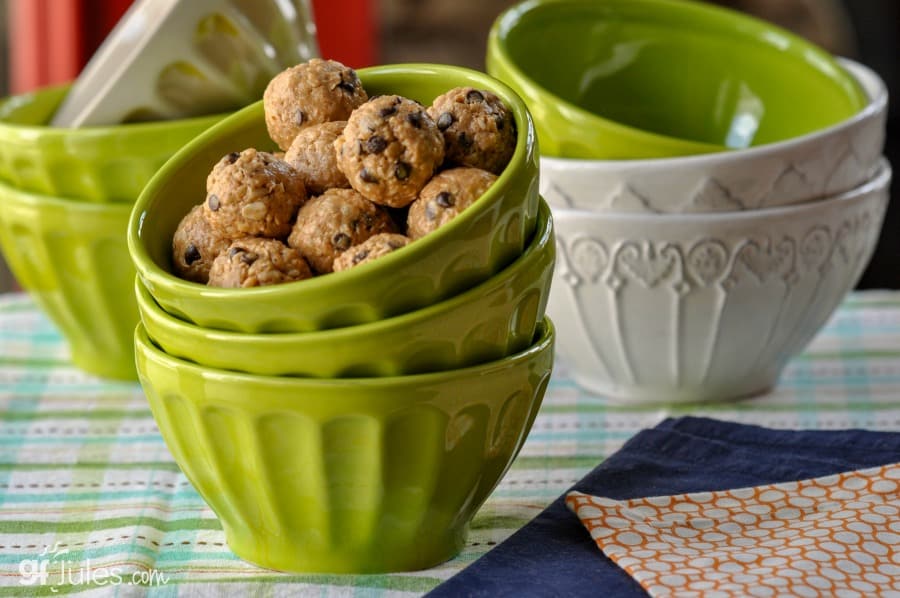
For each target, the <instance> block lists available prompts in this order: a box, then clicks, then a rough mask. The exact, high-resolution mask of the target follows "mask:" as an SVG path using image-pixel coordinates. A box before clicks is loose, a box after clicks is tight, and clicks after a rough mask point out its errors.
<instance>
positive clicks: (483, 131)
mask: <svg viewBox="0 0 900 598" xmlns="http://www.w3.org/2000/svg"><path fill="white" fill-rule="evenodd" d="M428 114H429V115H430V116H431V118H432V119H434V121H435V122H436V123H437V125H438V128H439V129H440V130H441V132H442V133H443V134H444V143H445V146H444V149H445V153H446V160H447V162H448V163H450V164H454V165H457V166H472V167H474V168H481V169H482V170H487V171H489V172H492V173H494V174H500V173H501V172H503V169H504V168H505V167H506V165H507V164H508V163H509V159H510V158H511V157H512V155H513V152H514V151H515V149H516V122H515V120H514V118H513V115H512V112H510V110H509V108H507V106H506V104H504V103H503V100H501V99H500V98H498V97H497V96H496V95H494V94H493V93H491V92H489V91H485V90H483V89H475V88H473V87H457V88H455V89H451V90H450V91H448V92H447V93H445V94H443V95H441V96H438V97H437V98H435V100H434V102H432V104H431V106H429V107H428Z"/></svg>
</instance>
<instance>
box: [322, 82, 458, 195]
mask: <svg viewBox="0 0 900 598" xmlns="http://www.w3.org/2000/svg"><path fill="white" fill-rule="evenodd" d="M334 147H335V150H336V151H337V161H338V166H339V167H340V169H341V170H342V171H343V172H344V174H345V175H346V176H347V180H349V181H350V186H351V187H353V188H354V189H356V190H357V191H358V192H359V193H361V194H362V195H363V196H364V197H366V199H369V200H370V201H373V202H375V203H377V204H381V205H384V206H390V207H392V208H402V207H404V206H407V205H409V204H410V203H411V202H412V201H413V200H414V199H415V198H416V196H417V195H418V194H419V191H421V190H422V187H423V186H424V185H425V183H426V182H428V179H430V178H431V177H432V176H433V175H434V173H435V171H436V170H437V168H438V166H440V164H441V162H443V160H444V138H443V136H442V135H441V132H440V131H439V130H438V128H437V125H436V124H435V122H434V121H433V120H432V119H431V117H430V116H428V113H427V112H426V111H425V108H424V107H423V106H422V105H421V104H419V103H418V102H414V101H413V100H410V99H408V98H404V97H401V96H397V95H389V96H378V97H376V98H373V99H371V100H369V101H368V102H366V103H365V104H363V105H362V106H360V107H359V108H357V109H356V110H354V111H353V114H351V115H350V118H349V119H348V120H347V126H346V127H345V128H344V132H343V134H341V136H340V137H338V138H337V140H336V141H335V142H334Z"/></svg>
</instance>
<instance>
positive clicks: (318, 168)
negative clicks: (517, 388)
mask: <svg viewBox="0 0 900 598" xmlns="http://www.w3.org/2000/svg"><path fill="white" fill-rule="evenodd" d="M346 125H347V121H345V120H335V121H332V122H327V123H322V124H319V125H313V126H311V127H307V128H305V129H303V130H302V131H300V133H298V134H297V136H296V137H295V138H294V142H293V143H292V144H291V147H290V149H289V150H288V151H287V153H286V154H285V155H284V161H285V162H287V163H288V164H290V165H291V166H292V167H293V168H294V170H296V171H297V172H298V173H299V174H300V178H301V179H303V184H304V185H305V186H306V191H307V193H309V194H310V195H319V194H320V193H322V192H323V191H325V190H326V189H332V188H347V187H349V186H350V183H349V182H348V181H347V177H346V176H344V173H343V172H341V169H340V168H338V165H337V153H336V152H335V151H334V140H335V139H337V138H338V136H340V134H341V132H343V130H344V127H345V126H346Z"/></svg>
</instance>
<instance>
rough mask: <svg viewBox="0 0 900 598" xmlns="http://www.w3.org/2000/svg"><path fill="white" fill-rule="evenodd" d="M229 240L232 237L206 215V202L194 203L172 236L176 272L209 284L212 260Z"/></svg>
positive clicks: (188, 278)
mask: <svg viewBox="0 0 900 598" xmlns="http://www.w3.org/2000/svg"><path fill="white" fill-rule="evenodd" d="M229 243H231V240H230V239H228V238H227V237H224V236H222V235H221V234H219V233H218V231H216V230H215V229H214V228H213V227H211V226H210V225H209V223H208V222H207V221H206V218H204V217H203V206H200V205H197V206H194V208H193V209H192V210H191V211H190V212H188V213H187V215H186V216H185V217H184V218H182V219H181V222H180V223H178V228H177V229H175V235H174V236H173V237H172V264H173V266H174V267H175V273H176V274H177V275H178V276H180V277H181V278H184V279H185V280H191V281H193V282H200V283H203V284H206V281H207V280H209V269H210V267H212V263H213V260H215V259H216V256H217V255H219V253H220V252H221V251H222V250H224V249H225V248H226V247H228V245H229Z"/></svg>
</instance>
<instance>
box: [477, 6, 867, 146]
mask: <svg viewBox="0 0 900 598" xmlns="http://www.w3.org/2000/svg"><path fill="white" fill-rule="evenodd" d="M492 35H493V36H495V37H496V46H497V47H496V54H498V55H499V56H500V58H499V60H502V61H504V62H506V63H508V64H507V66H506V68H511V69H512V70H513V71H515V73H516V75H517V76H518V80H517V83H518V84H519V85H521V86H529V87H532V88H534V89H532V90H531V94H530V95H531V99H532V103H533V102H534V101H535V98H537V102H539V103H541V104H545V103H546V104H550V103H553V102H558V101H560V100H562V106H561V107H560V108H558V110H559V111H560V112H564V117H565V118H571V119H578V120H579V121H580V122H581V124H582V125H583V126H584V127H587V128H588V130H590V129H591V128H598V127H604V126H606V125H605V124H604V122H603V120H602V119H601V118H598V117H603V118H605V119H609V120H611V121H615V122H616V123H619V124H623V125H626V126H629V127H633V128H636V129H639V130H642V131H648V132H652V133H656V134H660V135H663V136H668V137H674V138H679V139H684V140H692V141H697V142H703V143H708V144H713V145H719V146H722V147H727V148H743V147H748V146H751V145H761V144H765V143H771V142H774V141H778V140H783V139H787V138H791V137H796V136H798V135H802V134H804V133H808V132H810V131H814V130H818V129H821V128H824V127H827V126H829V125H832V124H834V123H836V122H839V121H841V120H843V119H846V118H848V117H850V116H851V115H852V114H854V113H856V112H857V111H859V110H860V109H862V107H863V106H864V105H865V103H866V102H865V96H864V94H863V92H862V90H861V89H860V88H859V86H858V85H857V84H856V82H855V81H854V80H853V78H852V77H851V76H850V75H849V74H848V73H846V72H845V71H844V70H843V69H842V68H841V67H840V66H839V65H838V64H837V62H836V61H835V60H834V59H833V58H832V57H831V56H829V55H828V54H827V53H825V52H824V51H822V50H820V49H818V48H816V47H815V46H813V45H811V44H809V43H807V42H805V41H804V40H802V39H800V38H798V37H796V36H794V35H792V34H790V33H787V32H785V31H783V30H781V29H778V28H776V27H774V26H772V25H769V24H766V23H764V22H762V21H758V20H756V19H753V18H750V17H746V16H744V15H741V14H739V13H735V12H732V11H728V10H724V9H719V8H716V7H711V6H704V5H700V4H696V3H691V2H682V1H678V2H674V1H671V0H602V1H594V0H563V1H559V0H554V1H549V2H548V1H541V0H534V1H530V2H525V3H523V4H521V5H518V6H516V7H514V8H512V9H510V10H509V11H507V12H506V13H504V14H503V15H502V16H501V17H500V19H499V20H498V22H497V24H496V25H495V28H494V32H493V34H492ZM501 78H503V77H501ZM513 87H516V85H513ZM526 99H527V98H526ZM529 107H530V108H531V110H532V112H533V113H534V114H535V119H536V120H537V121H538V124H539V126H540V120H541V118H542V112H543V111H542V110H540V109H538V108H536V107H535V106H533V105H529ZM542 132H543V131H542ZM542 141H543V139H542ZM585 157H587V156H585Z"/></svg>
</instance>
